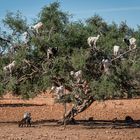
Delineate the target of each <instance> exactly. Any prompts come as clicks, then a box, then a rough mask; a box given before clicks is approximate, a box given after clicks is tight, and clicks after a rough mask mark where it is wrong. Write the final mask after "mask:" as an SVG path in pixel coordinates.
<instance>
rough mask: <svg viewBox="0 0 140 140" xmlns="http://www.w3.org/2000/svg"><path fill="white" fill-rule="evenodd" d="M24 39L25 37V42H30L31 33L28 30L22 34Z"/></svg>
mask: <svg viewBox="0 0 140 140" xmlns="http://www.w3.org/2000/svg"><path fill="white" fill-rule="evenodd" d="M22 39H23V42H24V43H25V44H27V43H28V42H29V34H28V32H24V33H23V34H22Z"/></svg>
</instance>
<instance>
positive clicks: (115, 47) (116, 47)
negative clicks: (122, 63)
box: [113, 45, 120, 56]
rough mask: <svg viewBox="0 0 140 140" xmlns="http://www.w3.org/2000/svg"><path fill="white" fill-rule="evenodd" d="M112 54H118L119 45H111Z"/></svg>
mask: <svg viewBox="0 0 140 140" xmlns="http://www.w3.org/2000/svg"><path fill="white" fill-rule="evenodd" d="M113 54H114V56H118V55H119V54H120V46H117V45H115V46H114V47H113Z"/></svg>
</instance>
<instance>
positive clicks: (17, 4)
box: [0, 0, 140, 28]
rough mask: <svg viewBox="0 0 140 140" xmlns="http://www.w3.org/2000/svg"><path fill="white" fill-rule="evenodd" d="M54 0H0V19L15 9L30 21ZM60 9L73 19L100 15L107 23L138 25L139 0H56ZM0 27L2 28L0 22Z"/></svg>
mask: <svg viewBox="0 0 140 140" xmlns="http://www.w3.org/2000/svg"><path fill="white" fill-rule="evenodd" d="M55 1H56V0H0V2H1V3H0V21H1V20H2V19H3V18H4V17H5V15H6V12H7V11H11V12H16V11H17V10H19V11H21V13H22V14H23V15H24V16H26V17H27V19H28V22H29V23H30V22H31V21H32V19H33V18H36V16H37V14H38V13H39V12H40V10H41V8H42V7H43V6H44V5H49V4H50V3H52V2H55ZM58 1H59V2H60V9H61V10H62V11H64V12H69V13H70V14H73V18H72V20H73V21H78V20H83V21H84V20H85V19H87V18H90V17H91V16H94V14H95V13H96V14H98V15H100V16H101V17H102V18H103V19H104V20H105V21H106V22H108V23H109V24H110V23H112V21H114V22H116V23H117V24H119V23H120V22H121V21H126V23H127V24H128V25H129V26H130V27H132V28H136V27H137V25H140V0H58ZM0 27H1V28H3V26H2V23H0Z"/></svg>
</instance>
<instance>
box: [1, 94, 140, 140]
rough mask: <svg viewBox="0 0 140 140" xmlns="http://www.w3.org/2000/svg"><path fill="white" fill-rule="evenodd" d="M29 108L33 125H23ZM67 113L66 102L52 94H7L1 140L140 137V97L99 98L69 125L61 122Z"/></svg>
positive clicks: (122, 139) (133, 139)
mask: <svg viewBox="0 0 140 140" xmlns="http://www.w3.org/2000/svg"><path fill="white" fill-rule="evenodd" d="M71 106H72V105H67V110H69V109H70V108H71ZM26 111H29V112H31V114H32V121H33V123H32V126H31V127H22V128H19V127H18V123H17V122H18V121H19V120H21V118H22V117H23V113H24V112H26ZM63 113H64V108H63V105H61V104H56V103H55V102H54V98H53V97H52V96H51V95H50V94H47V93H42V94H40V95H39V96H38V97H36V98H34V99H30V100H22V99H21V98H20V97H14V96H11V94H7V95H5V96H4V97H3V98H1V99H0V114H1V115H0V140H140V121H139V120H140V99H131V100H108V101H104V102H97V101H96V102H94V103H93V104H92V105H91V106H90V107H89V108H88V109H87V110H86V111H84V112H82V113H81V114H79V115H78V116H77V117H76V118H75V119H76V124H75V125H68V126H66V127H64V126H60V125H58V124H57V120H59V119H61V118H62V117H63ZM128 115H129V116H131V117H132V118H133V119H134V122H133V123H132V124H131V125H129V124H127V123H126V122H125V121H124V119H125V117H126V116H128ZM114 118H115V119H116V120H117V121H115V122H113V119H114ZM92 119H93V120H92Z"/></svg>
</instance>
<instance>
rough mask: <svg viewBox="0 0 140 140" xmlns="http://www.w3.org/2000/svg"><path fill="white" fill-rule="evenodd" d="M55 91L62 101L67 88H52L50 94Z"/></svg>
mask: <svg viewBox="0 0 140 140" xmlns="http://www.w3.org/2000/svg"><path fill="white" fill-rule="evenodd" d="M53 91H55V94H56V96H57V99H60V98H61V97H62V95H64V92H65V88H64V86H59V87H56V86H52V88H51V91H50V93H51V92H53Z"/></svg>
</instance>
